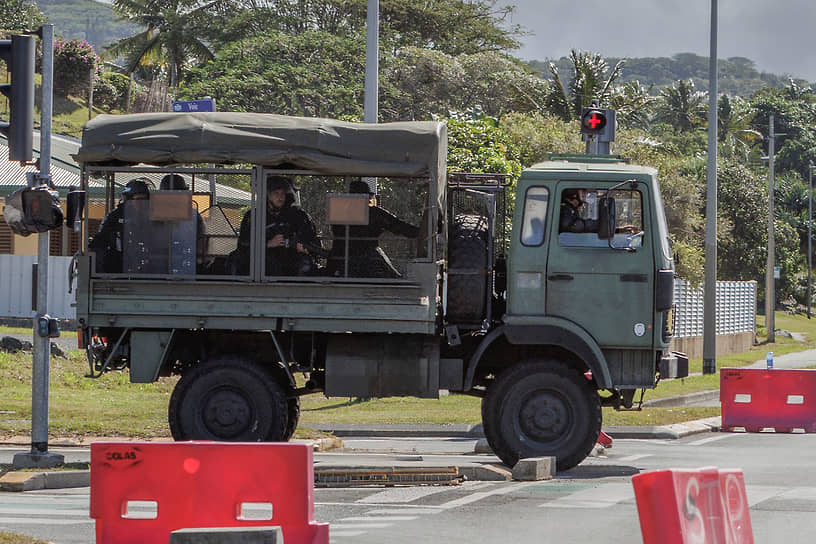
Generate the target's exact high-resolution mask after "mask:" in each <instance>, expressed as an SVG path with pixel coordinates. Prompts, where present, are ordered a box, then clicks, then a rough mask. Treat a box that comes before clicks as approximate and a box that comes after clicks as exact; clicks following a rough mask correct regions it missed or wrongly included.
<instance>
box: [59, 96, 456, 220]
mask: <svg viewBox="0 0 816 544" xmlns="http://www.w3.org/2000/svg"><path fill="white" fill-rule="evenodd" d="M74 158H75V159H76V160H77V162H79V163H81V164H86V165H110V166H113V165H135V164H150V165H156V166H166V165H175V164H191V163H215V164H257V165H263V166H267V167H273V168H274V167H282V168H286V169H303V170H309V171H312V172H316V173H319V174H324V175H354V176H373V177H427V178H430V179H431V180H432V183H431V191H432V193H435V194H432V195H431V197H432V198H433V199H435V200H437V202H439V204H443V203H444V195H445V191H444V183H445V168H446V161H447V129H446V126H445V125H444V124H443V123H439V122H436V121H412V122H398V123H382V124H363V123H349V122H344V121H337V120H334V119H320V118H309V117H288V116H284V115H275V114H269V113H237V112H215V113H139V114H131V115H100V116H98V117H96V118H94V119H93V120H91V121H89V122H88V123H87V124H86V125H85V128H84V129H83V131H82V145H81V147H80V148H79V152H78V153H77V154H76V155H74ZM432 201H433V200H432ZM441 209H444V207H442V208H441Z"/></svg>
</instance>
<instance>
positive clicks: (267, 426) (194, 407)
mask: <svg viewBox="0 0 816 544" xmlns="http://www.w3.org/2000/svg"><path fill="white" fill-rule="evenodd" d="M287 412H288V409H287V400H286V393H285V392H284V390H283V387H281V385H280V384H279V383H278V381H277V380H275V378H274V377H273V375H272V374H271V373H270V372H269V371H268V370H267V369H266V368H264V367H263V366H261V365H260V364H257V363H254V362H252V361H248V360H245V359H240V358H223V359H215V360H212V361H206V362H204V363H201V364H198V365H196V366H194V367H192V368H191V369H190V370H188V371H187V372H186V373H185V374H184V375H183V376H182V377H181V379H180V380H179V381H178V383H177V384H176V387H175V389H174V390H173V394H172V395H171V397H170V408H169V412H168V420H169V423H170V432H171V433H172V435H173V438H174V439H175V440H217V441H225V442H262V441H270V442H275V441H281V440H286V432H287V425H288V419H289V418H288V415H287ZM293 431H294V429H293Z"/></svg>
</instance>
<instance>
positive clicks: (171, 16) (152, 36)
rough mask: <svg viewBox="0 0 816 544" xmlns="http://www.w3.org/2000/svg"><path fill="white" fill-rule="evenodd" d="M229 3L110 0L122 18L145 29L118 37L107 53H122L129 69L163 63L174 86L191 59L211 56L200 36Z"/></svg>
mask: <svg viewBox="0 0 816 544" xmlns="http://www.w3.org/2000/svg"><path fill="white" fill-rule="evenodd" d="M232 7H234V3H232V2H231V1H230V0H210V1H206V2H201V1H200V0H113V9H114V10H115V11H116V12H117V13H118V14H119V15H120V17H121V19H122V20H124V21H128V22H130V23H134V24H137V25H139V26H140V27H141V28H144V29H145V30H144V31H142V32H140V33H138V34H136V35H135V36H130V37H129V38H123V39H122V40H119V41H118V42H116V43H115V44H114V45H112V46H111V47H110V48H108V50H107V52H106V53H107V55H108V56H109V57H124V58H125V68H126V70H127V71H128V72H133V71H135V70H136V68H137V67H138V66H140V65H153V66H156V65H158V66H161V67H166V68H167V69H168V71H169V72H170V86H171V87H177V86H178V82H179V78H180V77H181V75H182V74H183V73H184V71H185V69H186V68H187V66H188V65H189V64H190V63H197V64H200V63H201V62H203V61H206V60H208V59H211V58H212V57H213V52H212V51H211V49H210V47H209V46H208V45H207V43H206V41H205V40H204V39H203V37H204V36H206V35H207V34H208V32H209V31H208V29H209V28H211V26H212V25H214V24H217V23H216V22H215V21H214V19H218V18H219V17H218V16H219V15H220V14H222V13H225V12H226V10H227V9H230V8H232Z"/></svg>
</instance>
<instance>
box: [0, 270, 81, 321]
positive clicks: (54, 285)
mask: <svg viewBox="0 0 816 544" xmlns="http://www.w3.org/2000/svg"><path fill="white" fill-rule="evenodd" d="M36 262H37V256H36V255H0V317H17V318H24V317H33V316H34V315H35V314H36V312H35V311H33V310H32V309H31V308H32V306H31V282H32V274H31V271H32V265H33V264H34V263H36ZM70 264H71V257H49V258H48V315H50V316H51V317H56V318H59V319H75V318H76V309H75V308H73V307H72V306H71V304H73V303H74V300H75V296H74V293H73V292H71V293H68V267H69V266H70Z"/></svg>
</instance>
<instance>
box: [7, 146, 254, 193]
mask: <svg viewBox="0 0 816 544" xmlns="http://www.w3.org/2000/svg"><path fill="white" fill-rule="evenodd" d="M6 142H7V139H6V138H5V136H2V135H0V197H5V196H8V195H10V194H11V193H13V192H14V191H16V190H17V189H20V188H21V187H25V186H26V185H28V181H27V178H26V173H27V172H37V168H36V167H35V166H33V165H31V166H20V164H19V163H17V162H14V161H9V160H5V159H6V157H8V145H7V143H6ZM34 142H35V145H34V156H35V157H39V152H40V149H39V148H40V145H39V142H40V139H39V132H36V133H35V138H34ZM79 146H80V142H79V140H77V139H75V138H70V137H67V136H61V135H54V136H52V139H51V181H52V182H53V184H54V186H55V187H56V189H57V191H59V193H60V195H61V196H65V195H66V194H67V193H68V191H69V189H70V188H71V187H77V188H78V187H79V185H80V180H79V171H80V170H79V165H78V164H77V163H76V161H74V158H73V157H72V155H73V154H75V153H77V151H78V150H79ZM143 175H144V174H143V173H142V174H133V175H132V176H130V175H120V176H117V191H116V192H117V194H118V192H119V191H120V190H121V189H122V188H124V185H125V183H127V182H128V181H129V179H131V177H139V176H143ZM184 177H185V178H187V176H184ZM188 184H189V179H188ZM200 188H203V187H202V185H201V184H200V182H199V183H196V190H199V189H200ZM215 191H216V196H217V199H218V203H219V204H226V205H238V206H248V205H249V203H250V194H249V193H248V192H246V191H242V190H240V189H235V188H233V187H230V186H228V185H223V184H220V183H217V184H216V188H215ZM88 196H89V198H94V199H97V198H98V199H104V198H105V183H104V182H103V181H99V180H95V179H93V178H89V179H88Z"/></svg>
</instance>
